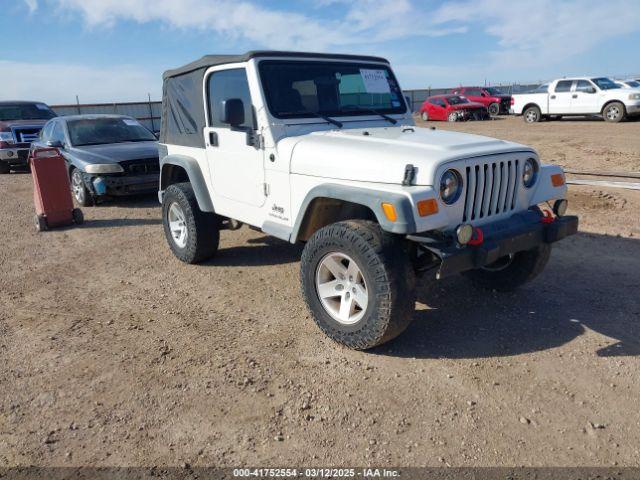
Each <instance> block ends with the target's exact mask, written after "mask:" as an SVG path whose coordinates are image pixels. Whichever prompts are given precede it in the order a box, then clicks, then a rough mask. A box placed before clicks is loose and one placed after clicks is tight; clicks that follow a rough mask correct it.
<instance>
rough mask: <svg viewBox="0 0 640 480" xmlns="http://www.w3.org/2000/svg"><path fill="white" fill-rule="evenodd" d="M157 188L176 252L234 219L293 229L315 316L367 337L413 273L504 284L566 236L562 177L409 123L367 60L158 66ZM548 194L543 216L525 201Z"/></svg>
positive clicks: (361, 342) (323, 324) (491, 146)
mask: <svg viewBox="0 0 640 480" xmlns="http://www.w3.org/2000/svg"><path fill="white" fill-rule="evenodd" d="M162 116H163V122H162V130H161V134H160V147H159V148H160V161H161V176H160V192H159V198H160V201H161V202H162V218H163V224H164V231H165V235H166V238H167V241H168V243H169V246H170V247H171V249H172V251H173V252H174V254H175V255H176V256H177V257H178V258H179V259H180V260H182V261H184V262H188V263H197V262H200V261H203V260H205V259H208V258H210V257H212V256H213V255H214V254H215V253H216V250H217V249H218V243H219V231H220V230H221V229H236V228H239V227H240V226H241V225H242V224H247V225H249V226H252V227H253V228H257V229H259V230H262V231H263V232H265V233H267V234H269V235H273V236H275V237H278V238H280V239H283V240H286V241H289V242H291V243H295V242H304V243H305V247H304V251H303V253H302V261H301V271H300V274H301V283H302V292H303V295H304V298H305V301H306V303H307V305H308V307H309V310H310V311H311V314H312V316H313V318H314V319H315V321H316V323H317V324H318V326H319V327H320V328H321V329H322V330H323V331H324V332H325V333H326V334H327V335H328V336H329V337H331V338H332V339H334V340H335V341H337V342H339V343H341V344H343V345H346V346H348V347H351V348H356V349H366V348H371V347H374V346H376V345H379V344H381V343H383V342H386V341H388V340H390V339H392V338H394V337H396V336H397V335H399V334H400V333H401V332H402V331H403V330H404V329H405V328H406V327H407V325H408V324H409V323H410V321H411V318H412V316H413V310H414V306H415V278H416V275H417V274H427V275H430V276H433V277H435V278H443V277H446V276H449V275H452V274H456V273H461V272H463V273H465V274H466V275H468V277H469V278H470V279H471V281H472V282H473V283H474V284H476V285H477V286H479V287H484V288H488V289H495V290H510V289H513V288H515V287H518V286H519V285H522V284H523V283H525V282H527V281H529V280H531V279H532V278H534V277H535V276H536V275H537V274H538V273H540V271H541V270H542V269H543V268H544V266H545V264H546V263H547V260H548V259H549V254H550V250H551V246H550V244H551V243H553V242H555V241H558V240H560V239H562V238H564V237H566V236H567V235H571V234H574V233H575V232H576V231H577V228H578V219H577V218H576V217H573V216H565V215H564V213H565V211H566V205H567V204H566V200H563V198H564V197H565V194H566V186H565V181H564V174H563V171H562V169H561V168H560V167H557V166H552V165H542V164H541V163H540V161H539V159H538V155H537V154H536V152H535V151H534V150H532V149H531V148H529V147H526V146H523V145H518V144H515V143H510V142H505V141H501V140H495V139H491V138H486V137H479V136H475V135H467V134H461V133H453V132H445V131H438V130H435V129H434V128H417V127H415V126H414V122H413V118H412V115H411V112H410V110H409V109H408V107H407V103H406V101H405V98H404V97H403V95H402V90H401V89H400V86H399V84H398V82H397V80H396V78H395V76H394V74H393V72H392V70H391V68H390V67H389V63H388V62H387V61H386V60H384V59H382V58H377V57H366V56H355V55H328V54H315V53H314V54H312V53H294V52H268V51H262V52H249V53H247V54H245V55H239V56H233V55H214V56H205V57H203V58H201V59H200V60H197V61H195V62H193V63H191V64H189V65H186V66H184V67H181V68H178V69H175V70H170V71H168V72H166V73H165V74H164V89H163V105H162ZM552 200H555V203H554V205H553V211H554V212H553V213H551V211H549V210H542V209H541V208H540V207H539V205H540V204H543V203H545V202H547V203H548V202H549V201H552Z"/></svg>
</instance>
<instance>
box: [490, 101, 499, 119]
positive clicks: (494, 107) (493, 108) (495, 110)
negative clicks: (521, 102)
mask: <svg viewBox="0 0 640 480" xmlns="http://www.w3.org/2000/svg"><path fill="white" fill-rule="evenodd" d="M487 110H489V115H491V116H492V117H497V116H498V115H499V114H500V104H499V103H492V104H490V105H489V107H488V109H487Z"/></svg>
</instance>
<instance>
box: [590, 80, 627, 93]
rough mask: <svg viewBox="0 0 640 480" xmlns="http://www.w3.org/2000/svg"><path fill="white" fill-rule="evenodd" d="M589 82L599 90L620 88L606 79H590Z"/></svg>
mask: <svg viewBox="0 0 640 480" xmlns="http://www.w3.org/2000/svg"><path fill="white" fill-rule="evenodd" d="M591 81H592V82H593V83H595V84H596V85H597V86H598V88H600V90H613V89H614V88H620V85H618V84H617V83H616V82H614V81H613V80H611V79H610V78H606V77H602V78H592V79H591Z"/></svg>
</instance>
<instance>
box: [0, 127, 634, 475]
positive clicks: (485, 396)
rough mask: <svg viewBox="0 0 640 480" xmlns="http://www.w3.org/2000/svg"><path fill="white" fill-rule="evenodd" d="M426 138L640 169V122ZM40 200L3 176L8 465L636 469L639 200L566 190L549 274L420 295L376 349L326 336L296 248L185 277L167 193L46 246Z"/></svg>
mask: <svg viewBox="0 0 640 480" xmlns="http://www.w3.org/2000/svg"><path fill="white" fill-rule="evenodd" d="M434 125H435V126H436V127H437V128H447V129H449V128H453V129H456V130H460V131H468V132H473V133H481V134H487V135H492V136H496V137H499V138H503V139H508V140H514V141H519V142H523V143H527V144H531V145H533V146H534V147H535V148H537V149H538V150H539V152H540V154H541V156H542V158H543V159H544V160H545V161H557V162H559V163H560V164H562V165H564V166H566V167H573V168H584V169H598V168H601V169H605V168H606V169H615V170H633V171H640V122H634V123H625V124H621V125H609V124H605V123H604V122H602V121H560V122H547V123H540V124H537V125H525V124H524V123H523V122H522V120H521V119H514V118H510V119H500V120H496V121H491V122H482V123H480V122H478V123H467V124H455V125H451V124H447V123H438V124H434ZM31 192H32V190H31V179H30V176H29V175H28V174H11V175H4V176H0V200H1V202H0V212H2V215H1V218H2V228H0V245H2V248H0V292H1V293H0V466H15V465H30V464H33V465H41V466H53V465H55V466H81V465H85V466H86V465H92V466H96V465H98V466H125V465H126V466H155V465H159V466H160V465H162V466H165V465H183V464H185V463H188V464H190V465H192V466H212V465H216V466H248V465H253V466H268V465H269V466H309V465H316V466H340V465H349V466H353V465H364V466H371V465H375V466H422V465H428V466H444V465H453V466H498V465H509V466H514V465H527V466H542V465H549V466H575V465H587V466H596V465H597V466H611V465H628V466H640V410H639V409H638V398H640V323H639V321H640V296H639V295H638V293H639V292H640V273H638V272H640V191H624V190H601V189H597V188H592V187H573V186H572V187H571V188H570V202H571V204H570V205H571V207H570V210H571V211H572V212H574V213H577V214H579V215H580V216H581V222H582V225H581V233H579V234H578V235H577V236H575V237H572V238H570V239H567V240H564V241H563V242H561V243H559V244H558V245H557V247H555V250H554V253H553V256H552V259H551V262H550V264H549V266H548V268H547V269H546V271H545V272H544V273H543V274H542V276H541V277H540V278H539V279H538V280H536V281H535V282H533V283H531V284H530V285H528V286H526V287H525V288H523V289H522V290H520V291H519V292H517V293H514V294H506V295H504V294H497V293H494V294H483V293H479V292H476V291H474V290H473V289H472V288H471V287H470V285H469V284H468V283H467V282H466V281H465V280H463V279H462V278H455V279H452V280H448V281H446V282H443V283H441V284H438V285H437V286H435V287H432V288H428V287H427V286H426V285H421V287H420V292H419V302H418V303H417V305H416V313H415V321H414V323H413V324H412V326H411V327H410V328H409V329H408V331H407V332H406V333H405V334H404V335H402V336H401V337H400V338H398V339H397V340H396V341H394V342H392V343H390V344H387V345H385V346H383V347H381V348H379V349H377V350H374V351H369V352H355V351H349V350H346V349H344V348H341V347H339V346H337V345H335V344H333V343H332V342H331V341H330V340H328V339H327V338H326V337H324V336H323V335H322V334H321V333H320V331H319V330H318V329H317V328H316V327H315V325H314V324H313V322H312V321H311V319H310V318H309V315H308V314H307V312H306V310H305V307H304V304H303V301H302V298H301V295H300V289H299V286H298V269H299V256H300V248H299V247H295V246H291V245H288V244H286V243H284V242H280V241H277V240H273V239H271V238H268V237H265V236H264V235H262V234H260V233H257V232H253V231H251V230H249V229H247V228H243V229H242V230H240V231H238V232H223V234H222V240H221V250H220V251H219V255H218V256H217V258H216V259H215V260H213V261H211V262H208V263H206V264H204V265H200V266H188V265H184V264H181V263H180V262H179V261H178V260H176V259H175V258H174V257H173V256H172V255H171V253H170V251H169V249H168V247H167V246H166V243H165V240H164V237H163V233H162V228H161V222H160V218H159V214H160V210H159V207H158V205H157V203H156V201H155V200H154V198H153V197H151V198H136V199H130V200H126V201H125V200H123V201H117V202H110V203H107V204H104V205H102V206H99V207H94V208H85V209H84V210H85V217H86V219H87V221H86V224H85V225H84V226H82V227H81V228H70V229H63V230H56V231H51V232H47V233H42V234H39V233H36V232H35V229H34V228H33V225H32V216H33V205H32V199H31Z"/></svg>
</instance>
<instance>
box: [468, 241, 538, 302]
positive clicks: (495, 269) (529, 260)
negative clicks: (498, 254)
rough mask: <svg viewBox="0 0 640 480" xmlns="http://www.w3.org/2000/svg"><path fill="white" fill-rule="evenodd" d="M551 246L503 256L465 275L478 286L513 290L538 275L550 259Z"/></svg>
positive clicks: (487, 288) (485, 288) (504, 290)
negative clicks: (509, 256)
mask: <svg viewBox="0 0 640 480" xmlns="http://www.w3.org/2000/svg"><path fill="white" fill-rule="evenodd" d="M550 255H551V246H550V245H547V244H544V245H541V246H539V247H536V248H534V249H532V250H527V251H524V252H518V253H516V254H514V255H513V257H512V258H510V259H508V258H507V257H503V258H501V259H498V260H497V261H496V262H494V263H493V264H491V265H487V266H485V267H484V268H479V269H477V270H470V271H468V272H465V273H464V275H465V276H466V277H468V278H469V279H470V280H471V283H473V285H474V286H475V287H477V288H481V289H484V290H497V291H499V292H511V291H513V290H516V289H517V288H518V287H520V286H522V285H524V284H525V283H527V282H529V281H531V280H533V279H534V278H535V277H537V276H538V275H539V274H540V272H542V270H544V267H545V266H546V265H547V262H548V261H549V257H550Z"/></svg>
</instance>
